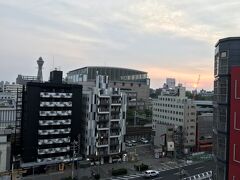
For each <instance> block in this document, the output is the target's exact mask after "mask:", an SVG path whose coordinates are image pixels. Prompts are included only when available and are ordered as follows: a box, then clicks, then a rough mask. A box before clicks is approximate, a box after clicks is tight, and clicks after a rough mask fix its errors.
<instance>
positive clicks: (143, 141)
mask: <svg viewBox="0 0 240 180" xmlns="http://www.w3.org/2000/svg"><path fill="white" fill-rule="evenodd" d="M140 142H141V143H143V144H147V143H149V141H148V140H147V139H146V138H141V139H140Z"/></svg>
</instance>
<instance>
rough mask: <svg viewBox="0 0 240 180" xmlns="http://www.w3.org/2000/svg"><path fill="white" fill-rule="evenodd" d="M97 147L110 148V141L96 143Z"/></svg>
mask: <svg viewBox="0 0 240 180" xmlns="http://www.w3.org/2000/svg"><path fill="white" fill-rule="evenodd" d="M96 147H99V148H100V147H108V141H99V142H97V143H96Z"/></svg>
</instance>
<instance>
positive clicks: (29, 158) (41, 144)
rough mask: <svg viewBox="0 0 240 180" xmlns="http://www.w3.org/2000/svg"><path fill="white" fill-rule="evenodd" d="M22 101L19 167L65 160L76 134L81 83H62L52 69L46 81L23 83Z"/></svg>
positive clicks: (56, 72)
mask: <svg viewBox="0 0 240 180" xmlns="http://www.w3.org/2000/svg"><path fill="white" fill-rule="evenodd" d="M22 104H23V106H22V122H21V137H22V139H21V141H22V143H21V145H22V153H21V156H22V161H23V163H22V167H32V166H36V165H46V164H58V163H62V162H69V161H70V160H71V158H72V152H73V151H72V144H73V141H78V139H79V136H80V129H81V114H82V86H81V85H73V84H64V83H63V82H62V71H57V70H54V71H52V72H51V74H50V81H49V82H44V83H39V82H28V83H27V85H26V88H25V89H24V91H23V99H22Z"/></svg>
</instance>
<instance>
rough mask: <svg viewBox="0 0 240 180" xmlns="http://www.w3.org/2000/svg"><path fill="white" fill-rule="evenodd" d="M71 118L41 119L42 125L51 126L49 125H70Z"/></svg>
mask: <svg viewBox="0 0 240 180" xmlns="http://www.w3.org/2000/svg"><path fill="white" fill-rule="evenodd" d="M70 124H71V119H66V120H39V125H40V126H49V125H70Z"/></svg>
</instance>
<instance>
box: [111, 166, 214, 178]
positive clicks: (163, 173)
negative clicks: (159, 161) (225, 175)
mask: <svg viewBox="0 0 240 180" xmlns="http://www.w3.org/2000/svg"><path fill="white" fill-rule="evenodd" d="M214 166H215V165H214V162H213V161H206V162H201V163H197V164H193V165H187V166H185V167H179V168H174V169H169V170H162V169H161V168H160V167H159V169H156V170H159V171H160V176H159V177H156V178H153V179H156V180H160V179H161V180H165V179H166V180H179V172H180V169H184V170H185V171H186V174H187V175H186V176H185V177H189V176H192V175H196V174H199V173H203V172H206V171H210V170H214ZM128 179H132V180H134V179H144V178H143V174H142V173H139V174H134V175H128V176H121V177H115V178H111V180H128Z"/></svg>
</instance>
